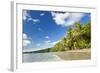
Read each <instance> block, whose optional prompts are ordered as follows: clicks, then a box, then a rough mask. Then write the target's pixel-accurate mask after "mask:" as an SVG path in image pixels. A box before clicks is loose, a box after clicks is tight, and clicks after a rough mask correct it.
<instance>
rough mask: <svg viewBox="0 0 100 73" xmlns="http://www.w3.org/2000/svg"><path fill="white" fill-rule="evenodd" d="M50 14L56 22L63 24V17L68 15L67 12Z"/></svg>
mask: <svg viewBox="0 0 100 73" xmlns="http://www.w3.org/2000/svg"><path fill="white" fill-rule="evenodd" d="M51 14H52V16H53V20H54V21H55V22H56V23H57V24H58V25H61V24H64V23H66V21H65V19H66V18H68V17H69V15H70V14H69V13H67V12H66V13H55V12H51Z"/></svg>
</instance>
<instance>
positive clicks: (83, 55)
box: [54, 49, 91, 60]
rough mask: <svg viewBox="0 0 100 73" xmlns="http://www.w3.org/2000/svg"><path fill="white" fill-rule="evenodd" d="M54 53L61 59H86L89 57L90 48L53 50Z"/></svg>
mask: <svg viewBox="0 0 100 73" xmlns="http://www.w3.org/2000/svg"><path fill="white" fill-rule="evenodd" d="M54 54H55V55H57V56H58V57H60V58H61V59H62V60H87V59H91V49H82V50H70V51H64V52H55V53H54Z"/></svg>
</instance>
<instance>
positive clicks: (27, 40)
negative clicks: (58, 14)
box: [23, 33, 31, 47]
mask: <svg viewBox="0 0 100 73" xmlns="http://www.w3.org/2000/svg"><path fill="white" fill-rule="evenodd" d="M29 44H31V41H30V40H29V37H28V36H27V34H25V33H23V46H24V47H25V46H28V45H29Z"/></svg>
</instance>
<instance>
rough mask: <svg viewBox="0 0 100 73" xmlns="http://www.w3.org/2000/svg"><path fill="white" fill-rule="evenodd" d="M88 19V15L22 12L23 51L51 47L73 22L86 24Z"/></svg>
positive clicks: (64, 34) (57, 12)
mask: <svg viewBox="0 0 100 73" xmlns="http://www.w3.org/2000/svg"><path fill="white" fill-rule="evenodd" d="M90 19H91V14H90V13H79V12H60V11H39V10H23V12H22V21H23V37H22V38H23V50H24V51H30V50H32V51H35V50H39V49H45V48H50V47H53V46H54V45H55V44H56V43H58V42H59V41H60V40H61V39H62V38H64V37H65V36H66V33H67V30H68V28H69V27H70V26H73V25H74V23H75V22H80V23H81V24H86V23H88V21H89V20H90Z"/></svg>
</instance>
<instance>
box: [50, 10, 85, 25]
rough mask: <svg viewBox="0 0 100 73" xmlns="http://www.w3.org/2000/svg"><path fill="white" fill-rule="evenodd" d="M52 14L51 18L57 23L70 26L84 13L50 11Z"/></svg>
mask: <svg viewBox="0 0 100 73" xmlns="http://www.w3.org/2000/svg"><path fill="white" fill-rule="evenodd" d="M51 14H52V16H53V20H54V21H55V23H56V24H57V25H62V26H70V25H73V24H74V23H75V22H78V21H80V20H81V18H82V17H83V16H84V15H85V14H84V13H68V12H66V13H56V12H51Z"/></svg>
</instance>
